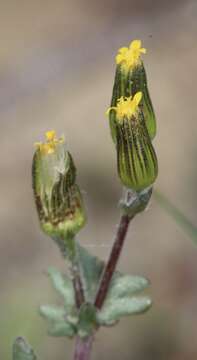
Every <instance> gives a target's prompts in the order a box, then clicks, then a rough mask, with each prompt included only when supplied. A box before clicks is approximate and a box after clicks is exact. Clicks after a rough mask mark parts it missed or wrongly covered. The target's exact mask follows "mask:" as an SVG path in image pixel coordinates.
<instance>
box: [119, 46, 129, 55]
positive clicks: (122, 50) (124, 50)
mask: <svg viewBox="0 0 197 360" xmlns="http://www.w3.org/2000/svg"><path fill="white" fill-rule="evenodd" d="M128 50H129V49H128V47H121V48H120V49H119V50H118V52H119V53H120V54H126V53H127V51H128Z"/></svg>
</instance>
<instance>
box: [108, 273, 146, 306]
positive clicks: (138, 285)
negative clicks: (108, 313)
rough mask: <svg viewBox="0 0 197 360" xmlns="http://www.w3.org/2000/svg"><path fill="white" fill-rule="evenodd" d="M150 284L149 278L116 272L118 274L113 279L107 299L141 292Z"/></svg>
mask: <svg viewBox="0 0 197 360" xmlns="http://www.w3.org/2000/svg"><path fill="white" fill-rule="evenodd" d="M149 284H150V282H149V280H147V279H145V278H144V277H141V276H132V275H122V274H120V273H118V274H117V273H116V276H114V278H113V279H112V282H111V286H110V289H109V291H108V294H107V299H106V301H110V300H111V299H117V298H122V297H128V296H130V295H133V294H136V293H139V292H140V291H143V290H144V289H146V288H147V287H148V286H149Z"/></svg>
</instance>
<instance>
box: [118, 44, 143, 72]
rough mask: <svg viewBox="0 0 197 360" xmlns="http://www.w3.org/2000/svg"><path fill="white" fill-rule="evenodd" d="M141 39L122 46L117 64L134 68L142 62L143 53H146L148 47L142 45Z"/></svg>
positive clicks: (125, 67)
mask: <svg viewBox="0 0 197 360" xmlns="http://www.w3.org/2000/svg"><path fill="white" fill-rule="evenodd" d="M141 44H142V43H141V40H133V41H132V42H131V44H130V45H129V47H128V48H127V47H122V48H120V49H119V50H118V54H117V56H116V63H117V65H119V64H120V65H122V66H123V67H124V69H125V70H132V68H134V67H135V66H137V65H138V64H139V63H140V56H141V54H146V49H145V48H142V47H141Z"/></svg>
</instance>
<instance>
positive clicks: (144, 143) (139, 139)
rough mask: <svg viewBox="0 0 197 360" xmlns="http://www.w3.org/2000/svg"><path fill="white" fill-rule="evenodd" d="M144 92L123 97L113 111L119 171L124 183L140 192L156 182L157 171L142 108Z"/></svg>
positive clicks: (110, 111)
mask: <svg viewBox="0 0 197 360" xmlns="http://www.w3.org/2000/svg"><path fill="white" fill-rule="evenodd" d="M142 98H143V95H142V92H138V93H136V94H135V95H134V97H133V98H132V97H121V98H120V99H118V101H117V106H112V107H110V108H109V109H108V111H107V114H108V115H109V117H110V114H111V113H112V112H113V117H114V126H115V127H114V128H115V133H114V134H115V143H116V150H117V167H118V174H119V177H120V179H121V182H122V183H123V185H125V186H126V187H127V188H130V189H132V190H135V191H141V190H143V189H145V188H147V187H149V186H150V185H151V184H153V183H154V181H155V179H156V177H157V173H158V165H157V157H156V154H155V151H154V148H153V145H152V143H151V139H150V136H149V134H148V131H147V128H146V125H145V120H144V115H143V111H142V110H141V105H140V104H141V102H142Z"/></svg>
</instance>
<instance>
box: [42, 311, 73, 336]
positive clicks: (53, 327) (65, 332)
mask: <svg viewBox="0 0 197 360" xmlns="http://www.w3.org/2000/svg"><path fill="white" fill-rule="evenodd" d="M39 312H40V315H41V316H43V317H44V318H46V319H47V320H48V334H49V335H52V336H68V337H72V336H73V335H74V334H75V326H73V324H72V323H71V321H69V316H68V317H67V316H66V311H65V309H64V308H61V307H58V306H55V305H42V306H40V309H39Z"/></svg>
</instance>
